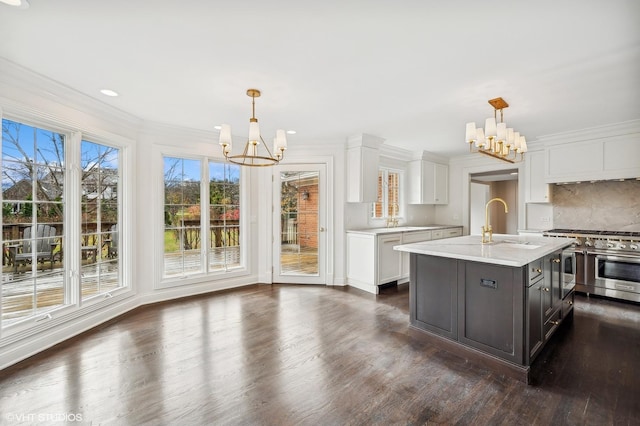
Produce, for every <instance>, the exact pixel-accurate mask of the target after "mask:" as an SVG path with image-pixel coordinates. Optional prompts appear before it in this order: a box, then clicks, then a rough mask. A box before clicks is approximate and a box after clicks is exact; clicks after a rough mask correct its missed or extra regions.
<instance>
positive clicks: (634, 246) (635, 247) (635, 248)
mask: <svg viewBox="0 0 640 426" xmlns="http://www.w3.org/2000/svg"><path fill="white" fill-rule="evenodd" d="M629 248H630V249H631V250H638V245H637V244H631V245H629Z"/></svg>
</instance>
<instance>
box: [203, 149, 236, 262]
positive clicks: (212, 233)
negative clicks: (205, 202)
mask: <svg viewBox="0 0 640 426" xmlns="http://www.w3.org/2000/svg"><path fill="white" fill-rule="evenodd" d="M209 211H210V213H209V253H208V259H209V268H210V270H227V269H229V268H232V267H237V266H240V166H237V165H233V164H229V163H220V162H215V161H210V162H209Z"/></svg>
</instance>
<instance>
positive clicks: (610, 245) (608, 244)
mask: <svg viewBox="0 0 640 426" xmlns="http://www.w3.org/2000/svg"><path fill="white" fill-rule="evenodd" d="M613 247H615V244H613V243H607V248H613Z"/></svg>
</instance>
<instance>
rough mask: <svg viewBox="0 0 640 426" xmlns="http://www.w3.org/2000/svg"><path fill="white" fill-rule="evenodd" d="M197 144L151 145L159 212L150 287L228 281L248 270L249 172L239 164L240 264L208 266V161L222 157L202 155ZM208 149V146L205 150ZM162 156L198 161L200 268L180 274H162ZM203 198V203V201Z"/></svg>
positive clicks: (162, 287)
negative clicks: (153, 273)
mask: <svg viewBox="0 0 640 426" xmlns="http://www.w3.org/2000/svg"><path fill="white" fill-rule="evenodd" d="M197 148H198V146H197V145H193V146H191V147H190V148H189V149H185V147H184V146H183V147H173V146H167V145H162V146H155V147H154V150H153V158H154V162H155V163H156V164H157V165H158V169H157V170H158V171H157V173H156V176H159V179H158V183H157V185H156V197H155V199H156V201H157V204H156V208H157V209H158V210H157V211H158V212H159V214H158V215H156V220H157V222H156V225H155V226H154V228H155V231H154V235H155V236H156V237H155V238H156V241H157V243H156V244H155V246H156V252H155V258H156V265H157V266H158V267H157V268H156V279H155V280H154V285H153V288H154V289H164V288H171V287H180V286H186V285H192V284H199V283H202V282H210V281H211V280H212V279H214V280H216V279H220V280H222V279H225V280H228V279H230V278H235V277H242V276H247V275H250V273H251V272H250V270H249V259H248V247H247V245H248V241H249V240H248V237H247V234H248V232H247V231H246V230H247V229H249V221H248V212H249V193H250V190H249V188H248V181H249V172H248V171H247V167H240V195H239V198H240V206H241V208H240V219H239V227H240V265H239V266H235V267H232V268H227V269H210V268H209V262H208V253H209V251H208V250H209V245H210V241H209V231H208V228H209V224H210V220H209V216H210V209H209V163H210V162H218V163H224V162H226V160H225V159H224V158H221V157H216V156H208V155H202V154H201V152H206V151H204V150H198V149H197ZM207 150H208V149H207ZM166 157H172V158H181V159H185V160H197V161H199V162H200V172H201V173H200V212H201V219H200V232H201V235H204V237H202V240H201V244H200V246H201V250H200V259H201V268H200V270H199V271H198V272H194V273H190V274H184V275H182V274H181V275H178V274H176V275H170V276H167V275H165V270H164V229H165V222H164V208H165V205H164V187H165V182H164V159H165V158H166ZM205 201H206V205H205V204H204V202H205Z"/></svg>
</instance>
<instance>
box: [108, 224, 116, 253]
mask: <svg viewBox="0 0 640 426" xmlns="http://www.w3.org/2000/svg"><path fill="white" fill-rule="evenodd" d="M110 232H111V238H110V239H108V240H105V243H106V244H107V257H108V258H110V259H114V258H116V257H118V224H115V225H111V228H110Z"/></svg>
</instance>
